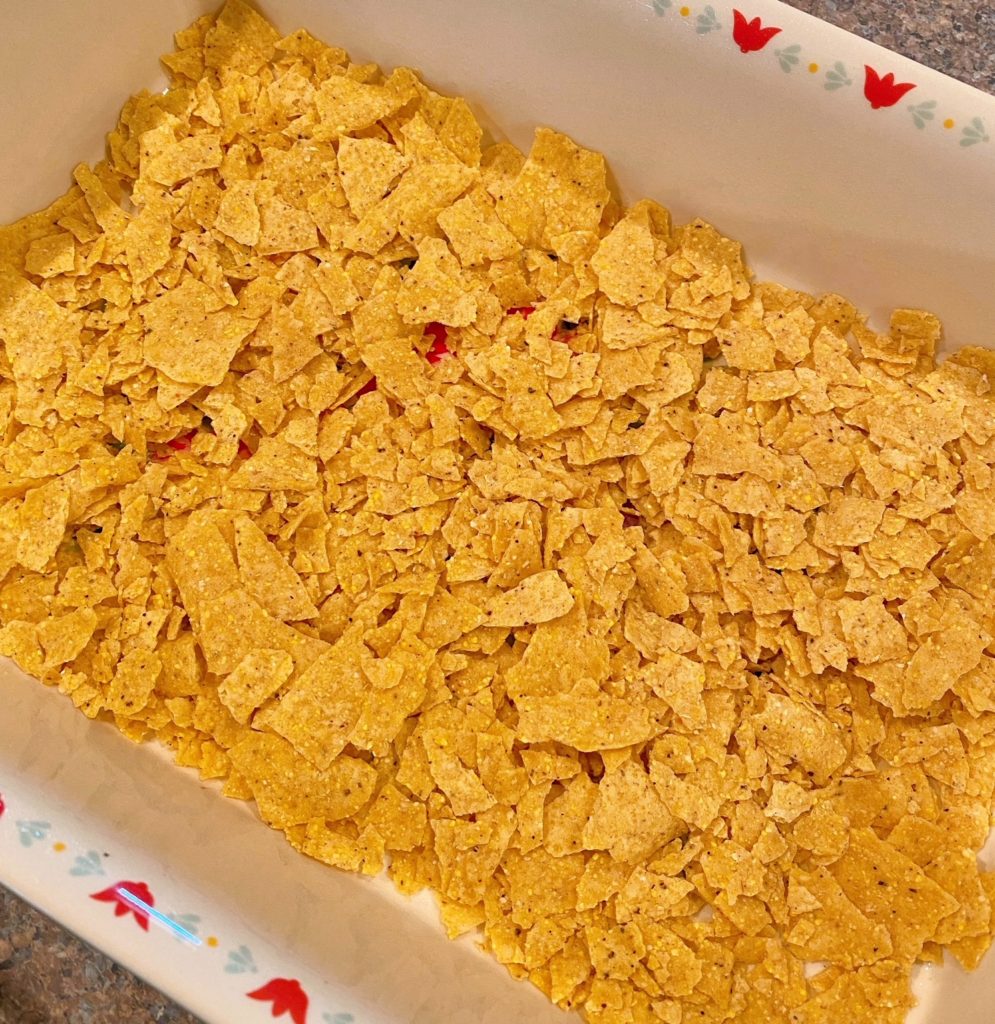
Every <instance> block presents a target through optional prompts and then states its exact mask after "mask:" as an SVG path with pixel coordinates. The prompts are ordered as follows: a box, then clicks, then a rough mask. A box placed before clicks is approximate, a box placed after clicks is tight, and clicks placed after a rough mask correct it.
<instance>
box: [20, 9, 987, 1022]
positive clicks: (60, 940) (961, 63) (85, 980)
mask: <svg viewBox="0 0 995 1024" xmlns="http://www.w3.org/2000/svg"><path fill="white" fill-rule="evenodd" d="M791 3H792V6H794V7H797V8H799V9H801V10H804V11H807V12H808V13H810V14H814V15H816V16H818V17H820V18H824V19H825V20H826V21H830V22H832V23H833V24H835V25H839V26H840V27H841V28H845V29H847V30H848V31H850V32H855V33H857V34H858V35H861V36H863V37H864V38H866V39H871V40H873V41H874V42H876V43H880V44H881V45H882V46H887V47H889V48H890V49H892V50H897V51H898V52H899V53H904V54H906V55H908V56H909V57H912V58H914V59H915V60H918V61H921V62H922V63H923V64H928V65H929V66H930V67H934V68H937V69H939V70H940V71H944V72H946V73H947V74H948V75H952V76H953V77H955V78H959V79H961V80H962V81H964V82H967V83H969V84H970V85H973V86H975V87H977V88H979V89H985V90H986V91H988V92H992V93H995V4H993V3H992V0H864V2H860V0H791ZM146 1022H157V1024H198V1022H197V1019H196V1018H195V1017H193V1016H191V1015H190V1014H189V1013H187V1012H185V1011H184V1010H182V1009H180V1008H179V1007H178V1006H176V1005H175V1004H174V1003H172V1002H171V1001H170V1000H168V999H166V998H165V997H164V996H162V995H161V994H160V993H159V992H157V991H156V990H155V989H153V988H150V987H149V986H148V985H146V984H144V983H143V982H141V981H139V980H138V979H137V978H136V977H134V975H132V974H130V973H129V972H128V971H126V970H124V969H123V968H122V967H119V966H118V965H117V964H115V963H113V962H112V961H111V960H108V959H107V957H105V956H102V955H101V954H100V953H97V952H95V951H94V950H92V949H90V947H89V946H86V945H85V944H83V943H82V942H80V941H79V940H78V939H76V938H75V937H74V936H72V935H70V934H69V933H68V932H66V931H65V930H64V929H62V928H60V927H59V926H58V925H56V924H53V923H52V922H51V921H49V920H48V919H47V918H46V917H44V916H43V915H41V914H39V913H38V912H37V911H35V910H33V909H32V908H31V907H29V906H27V904H25V903H23V902H21V901H20V900H19V899H17V898H16V897H14V896H12V895H10V894H9V893H7V892H6V891H5V890H3V889H0V1024H146Z"/></svg>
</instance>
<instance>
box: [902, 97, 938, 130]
mask: <svg viewBox="0 0 995 1024" xmlns="http://www.w3.org/2000/svg"><path fill="white" fill-rule="evenodd" d="M909 112H910V113H911V114H912V121H913V123H914V124H915V126H916V127H917V128H919V129H922V128H925V127H926V122H927V121H932V120H933V118H934V116H935V115H936V100H927V101H926V102H924V103H912V104H910V105H909Z"/></svg>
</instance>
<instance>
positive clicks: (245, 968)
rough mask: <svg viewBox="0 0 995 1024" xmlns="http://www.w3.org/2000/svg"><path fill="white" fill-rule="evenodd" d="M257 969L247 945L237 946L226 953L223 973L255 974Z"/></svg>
mask: <svg viewBox="0 0 995 1024" xmlns="http://www.w3.org/2000/svg"><path fill="white" fill-rule="evenodd" d="M258 970H259V968H258V967H256V961H255V960H253V959H252V952H251V951H250V949H249V947H248V946H239V947H238V949H233V950H232V951H231V952H230V953H229V954H228V963H226V964H225V974H245V973H249V974H255V973H256V972H257V971H258Z"/></svg>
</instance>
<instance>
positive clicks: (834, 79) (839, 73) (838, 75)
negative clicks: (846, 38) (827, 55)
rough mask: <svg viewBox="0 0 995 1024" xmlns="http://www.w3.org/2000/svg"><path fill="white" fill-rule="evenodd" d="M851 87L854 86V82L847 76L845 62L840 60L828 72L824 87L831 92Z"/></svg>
mask: <svg viewBox="0 0 995 1024" xmlns="http://www.w3.org/2000/svg"><path fill="white" fill-rule="evenodd" d="M849 85H853V81H852V80H851V79H850V76H849V75H848V74H847V70H846V65H845V64H844V63H843V61H841V60H838V61H836V63H835V64H834V65H833V66H832V67H831V68H830V69H829V70H828V71H827V72H826V84H825V86H824V88H825V89H827V90H828V91H829V92H833V91H834V90H836V89H843V88H846V87H847V86H849Z"/></svg>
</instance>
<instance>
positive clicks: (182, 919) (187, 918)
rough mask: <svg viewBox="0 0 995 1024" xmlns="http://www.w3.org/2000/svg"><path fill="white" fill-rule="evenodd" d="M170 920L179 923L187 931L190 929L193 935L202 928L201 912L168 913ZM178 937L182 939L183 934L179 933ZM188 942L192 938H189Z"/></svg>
mask: <svg viewBox="0 0 995 1024" xmlns="http://www.w3.org/2000/svg"><path fill="white" fill-rule="evenodd" d="M166 916H167V917H168V918H169V919H170V921H172V922H173V923H174V924H178V925H179V926H180V927H181V928H183V929H184V930H185V931H188V932H189V933H190V934H191V935H197V934H198V930H199V928H200V914H167V915H166ZM176 938H177V939H181V936H179V935H177V936H176ZM186 941H187V942H189V941H190V940H189V939H187V940H186Z"/></svg>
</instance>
